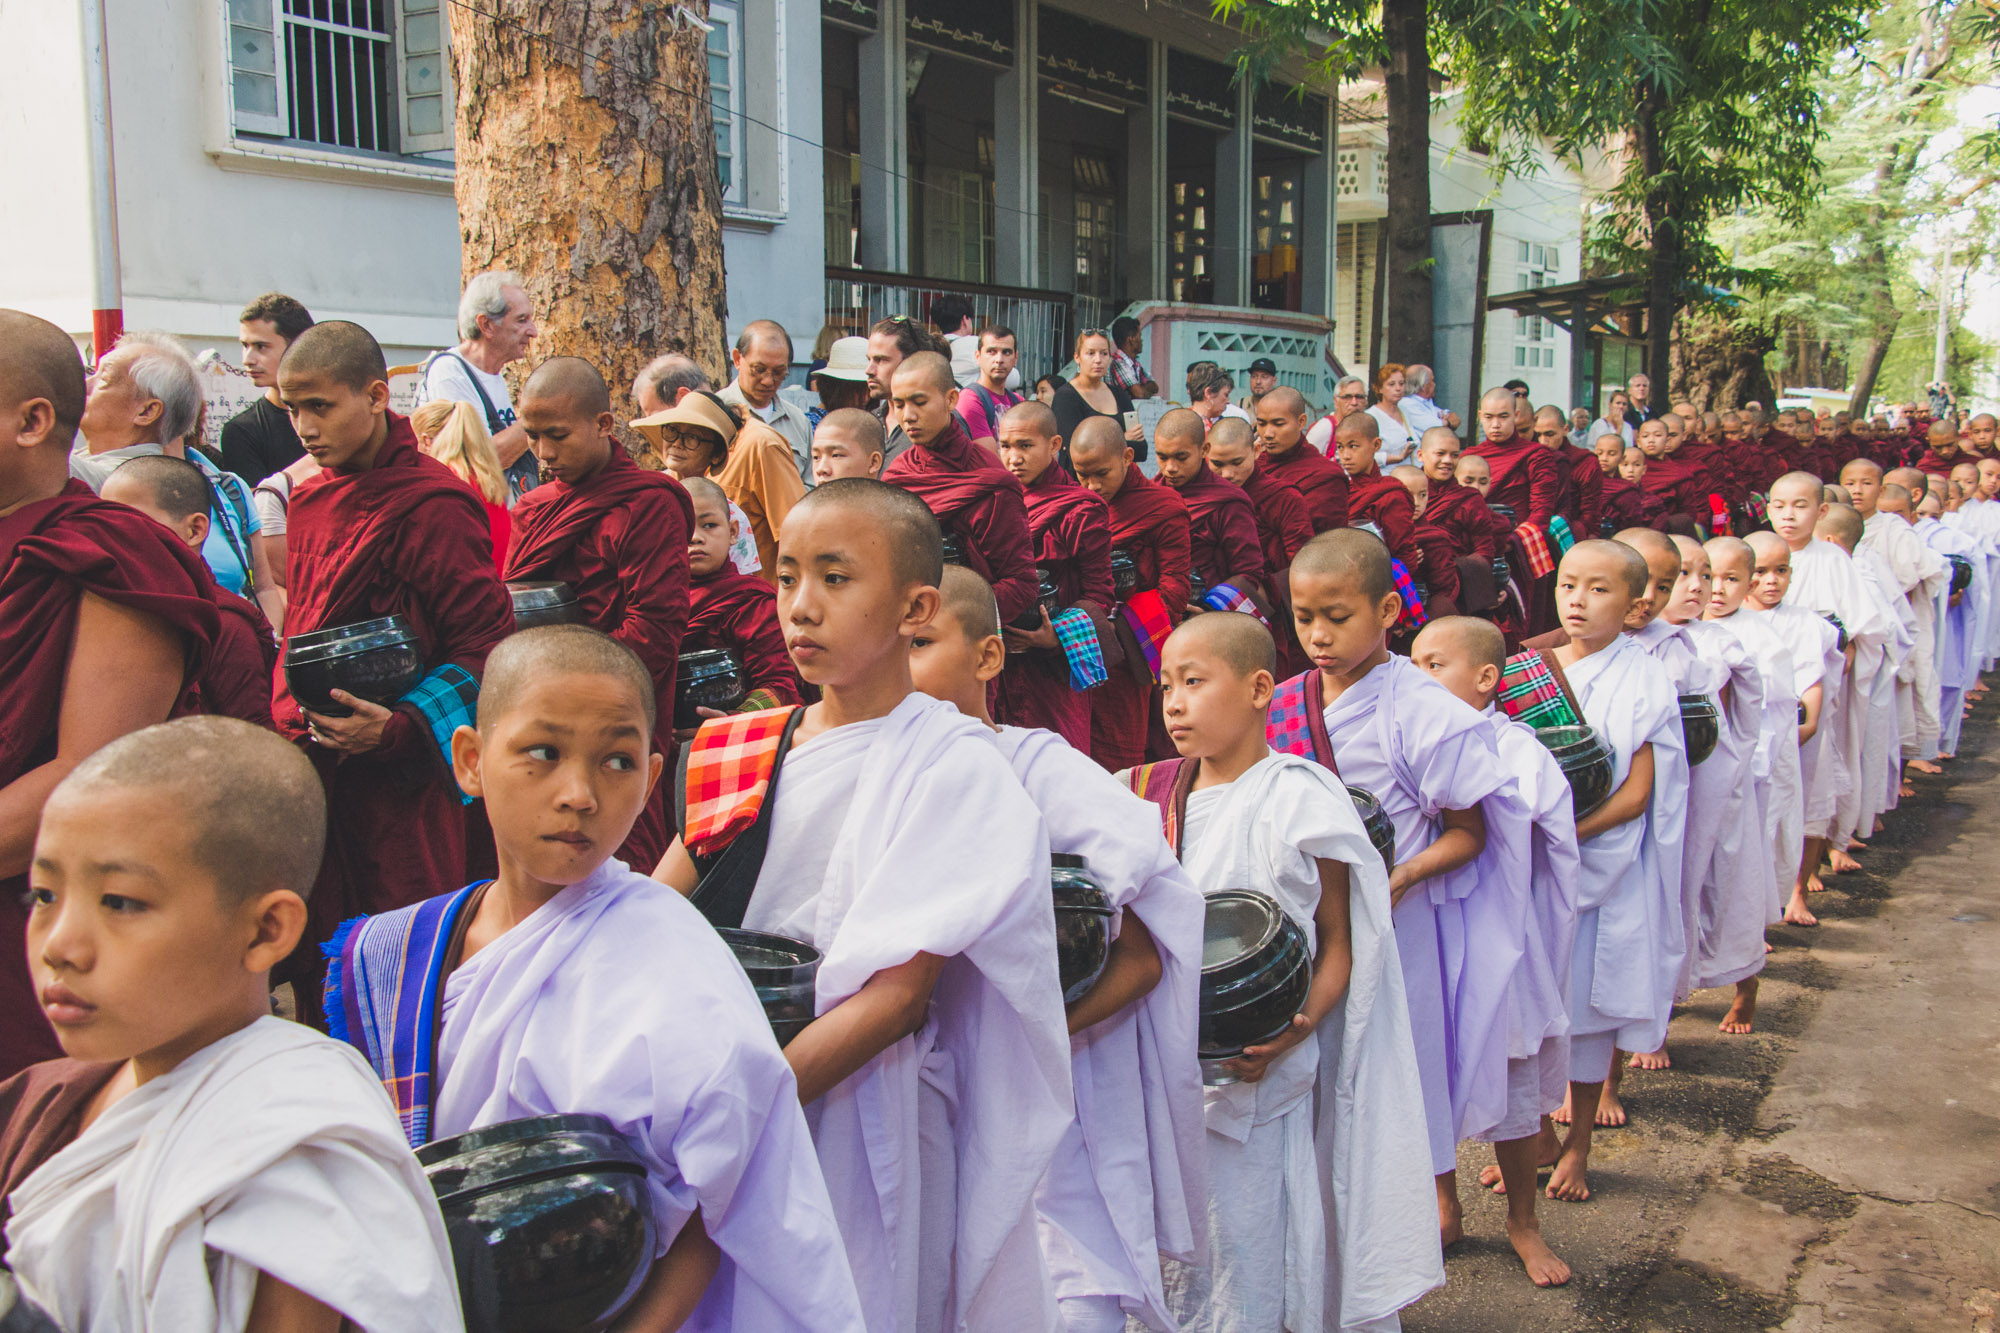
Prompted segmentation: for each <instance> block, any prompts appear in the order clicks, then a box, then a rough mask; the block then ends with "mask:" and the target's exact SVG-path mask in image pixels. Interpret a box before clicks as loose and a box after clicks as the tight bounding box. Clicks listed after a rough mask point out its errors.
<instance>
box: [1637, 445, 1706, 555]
mask: <svg viewBox="0 0 2000 1333" xmlns="http://www.w3.org/2000/svg"><path fill="white" fill-rule="evenodd" d="M1639 485H1640V486H1641V487H1642V488H1643V489H1644V490H1645V492H1646V494H1648V495H1650V496H1653V497H1654V498H1656V499H1657V500H1659V502H1660V505H1661V509H1662V513H1663V517H1662V519H1661V522H1660V524H1659V527H1660V530H1661V531H1662V532H1677V533H1679V534H1680V535H1682V536H1685V537H1692V536H1693V535H1694V530H1693V529H1692V528H1691V527H1690V526H1689V525H1690V524H1693V523H1706V522H1707V521H1708V489H1707V487H1705V486H1703V485H1702V482H1701V478H1700V477H1699V476H1698V475H1697V474H1696V472H1695V470H1694V469H1693V468H1691V467H1689V466H1688V465H1687V464H1686V463H1684V462H1682V461H1681V458H1680V455H1679V454H1677V453H1676V454H1668V455H1666V456H1665V457H1663V458H1648V459H1647V460H1646V475H1645V476H1643V477H1641V478H1640V479H1639Z"/></svg>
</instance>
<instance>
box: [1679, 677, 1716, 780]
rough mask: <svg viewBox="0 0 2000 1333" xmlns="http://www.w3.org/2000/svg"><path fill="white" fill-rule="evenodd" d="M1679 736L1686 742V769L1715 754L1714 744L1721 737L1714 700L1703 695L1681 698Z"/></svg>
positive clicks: (1686, 695) (1687, 695)
mask: <svg viewBox="0 0 2000 1333" xmlns="http://www.w3.org/2000/svg"><path fill="white" fill-rule="evenodd" d="M1681 736H1682V737H1683V738H1684V739H1685V740H1686V742H1687V752H1688V767H1690V768H1692V767H1694V766H1695V765H1696V764H1698V763H1700V762H1701V761H1702V760H1704V759H1706V758H1708V757H1709V756H1710V755H1712V754H1714V753H1715V743H1716V741H1717V740H1719V739H1721V736H1722V720H1721V718H1720V717H1719V716H1718V715H1717V713H1716V711H1715V700H1713V699H1711V698H1709V697H1708V696H1707V695H1705V694H1683V695H1682V696H1681Z"/></svg>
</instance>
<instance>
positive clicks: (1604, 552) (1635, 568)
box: [1562, 528, 1680, 597]
mask: <svg viewBox="0 0 2000 1333" xmlns="http://www.w3.org/2000/svg"><path fill="white" fill-rule="evenodd" d="M1627 531H1636V532H1644V533H1647V534H1648V535H1650V536H1652V537H1655V538H1658V540H1659V542H1660V545H1661V546H1662V547H1664V548H1665V549H1666V551H1667V554H1669V555H1671V556H1673V557H1674V559H1676V560H1678V559H1679V558H1680V553H1679V552H1677V551H1675V550H1674V544H1673V543H1672V542H1670V541H1668V540H1667V539H1666V538H1665V537H1662V536H1660V534H1659V533H1657V532H1654V531H1653V530H1652V529H1651V528H1636V529H1627ZM1582 556H1595V557H1597V558H1599V559H1603V560H1608V561H1610V562H1611V563H1612V564H1614V565H1616V566H1617V567H1618V572H1619V573H1621V574H1623V575H1624V576H1625V590H1626V591H1627V592H1629V593H1631V594H1632V595H1633V596H1634V597H1644V596H1645V595H1646V585H1647V584H1648V583H1650V582H1651V581H1652V573H1651V571H1650V570H1648V569H1647V568H1646V557H1645V556H1643V555H1640V554H1639V552H1638V550H1637V549H1636V548H1634V547H1633V546H1632V545H1631V544H1629V543H1628V542H1626V541H1625V540H1624V538H1623V536H1622V535H1621V536H1620V538H1619V540H1617V541H1610V542H1607V541H1603V540H1601V539H1598V538H1593V539H1591V540H1590V541H1587V542H1578V543H1577V544H1576V545H1574V546H1572V547H1570V548H1569V550H1568V551H1566V552H1564V553H1563V559H1562V562H1563V564H1565V565H1567V564H1568V563H1569V562H1570V560H1571V559H1572V558H1575V557H1582Z"/></svg>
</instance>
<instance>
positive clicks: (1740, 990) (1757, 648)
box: [1697, 534, 1831, 1035]
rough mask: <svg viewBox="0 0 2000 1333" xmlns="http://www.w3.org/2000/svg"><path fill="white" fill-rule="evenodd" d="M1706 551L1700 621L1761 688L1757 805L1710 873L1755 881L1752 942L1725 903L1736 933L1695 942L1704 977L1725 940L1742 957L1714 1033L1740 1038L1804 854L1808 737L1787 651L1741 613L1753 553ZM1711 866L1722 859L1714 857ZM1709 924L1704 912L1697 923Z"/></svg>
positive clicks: (1732, 543) (1769, 627) (1743, 908)
mask: <svg viewBox="0 0 2000 1333" xmlns="http://www.w3.org/2000/svg"><path fill="white" fill-rule="evenodd" d="M1767 535H1768V534H1767ZM1774 540H1775V539H1774ZM1777 545H1779V546H1783V545H1784V543H1782V542H1778V543H1777ZM1707 550H1708V559H1709V568H1710V570H1711V571H1712V575H1713V577H1712V579H1711V583H1710V591H1709V599H1708V609H1707V611H1706V613H1705V617H1704V621H1705V623H1706V624H1708V625H1710V626H1712V627H1713V628H1715V629H1716V630H1717V631H1719V632H1721V633H1725V634H1730V635H1733V636H1735V638H1736V641H1737V642H1738V643H1739V644H1741V645H1742V647H1743V649H1744V651H1745V652H1746V653H1748V654H1749V655H1750V657H1751V659H1752V660H1753V661H1754V662H1755V663H1756V664H1757V670H1758V677H1759V681H1760V683H1761V685H1762V687H1763V703H1764V711H1763V719H1762V724H1761V727H1760V730H1759V734H1758V737H1757V745H1756V749H1755V752H1754V754H1753V757H1752V760H1751V769H1750V779H1751V781H1752V782H1753V783H1754V785H1755V790H1756V793H1757V799H1756V804H1755V808H1754V809H1750V808H1747V807H1746V809H1745V811H1744V818H1745V821H1746V823H1747V824H1748V825H1749V827H1748V829H1747V830H1746V838H1748V839H1749V841H1746V842H1745V844H1744V846H1743V848H1742V854H1741V857H1740V859H1739V860H1738V861H1737V862H1734V863H1727V862H1725V863H1724V864H1723V865H1721V866H1719V867H1716V870H1717V871H1720V872H1721V874H1720V875H1717V876H1713V877H1715V878H1718V879H1719V882H1720V884H1721V885H1726V884H1727V882H1728V880H1727V874H1728V873H1732V869H1733V867H1740V869H1736V870H1733V873H1740V874H1741V875H1742V876H1743V877H1744V880H1745V884H1746V888H1745V893H1746V894H1747V893H1748V888H1747V885H1748V883H1749V881H1750V880H1752V879H1753V878H1760V879H1761V880H1762V881H1763V887H1764V891H1765V892H1764V898H1763V901H1762V903H1761V904H1758V905H1757V910H1756V912H1755V915H1756V917H1757V918H1758V925H1757V926H1756V928H1755V930H1754V934H1753V933H1752V931H1751V929H1750V927H1749V924H1748V923H1749V918H1750V915H1751V913H1750V911H1749V906H1750V903H1749V901H1748V899H1747V898H1746V899H1744V900H1742V901H1739V900H1737V899H1734V898H1732V899H1729V900H1728V902H1729V903H1731V904H1734V905H1735V906H1736V907H1737V909H1738V911H1737V912H1736V913H1735V914H1733V915H1732V916H1731V917H1730V918H1729V919H1730V920H1732V921H1734V922H1735V923H1736V925H1737V926H1738V927H1739V928H1740V930H1739V931H1738V932H1737V933H1729V934H1725V933H1724V932H1722V931H1720V930H1719V929H1718V931H1717V933H1716V934H1715V936H1714V937H1713V938H1714V941H1715V942H1714V943H1712V942H1711V936H1710V935H1709V934H1707V933H1704V935H1703V936H1702V937H1701V939H1700V940H1698V941H1697V947H1698V950H1699V951H1700V952H1701V954H1702V960H1701V962H1700V963H1699V964H1698V965H1697V970H1698V971H1700V970H1703V969H1708V971H1707V972H1706V973H1705V975H1714V974H1715V973H1716V972H1718V971H1719V969H1717V968H1716V967H1715V964H1716V963H1717V962H1718V960H1719V959H1720V958H1721V957H1722V955H1723V952H1724V951H1723V950H1722V949H1721V948H1720V947H1719V945H1720V942H1721V941H1722V940H1724V939H1727V940H1728V941H1730V942H1731V943H1732V944H1734V945H1736V946H1738V947H1739V948H1740V949H1742V950H1748V951H1749V952H1737V953H1735V955H1734V957H1735V959H1736V962H1737V964H1738V965H1739V966H1742V967H1743V968H1745V971H1744V972H1743V973H1742V974H1741V975H1740V976H1738V977H1736V978H1735V979H1734V982H1733V984H1734V985H1735V987H1736V998H1735V999H1734V1000H1733V1001H1731V1003H1730V1006H1729V1011H1728V1012H1727V1013H1726V1014H1724V1015H1723V1017H1722V1022H1721V1024H1720V1025H1719V1026H1720V1029H1721V1031H1723V1032H1726V1033H1730V1034H1733V1035H1741V1034H1744V1033H1747V1032H1749V1031H1751V1028H1752V1025H1753V1023H1754V1021H1755V1019H1756V1014H1757V976H1758V973H1760V972H1761V971H1762V970H1763V966H1764V954H1765V948H1764V931H1765V929H1766V928H1767V927H1768V926H1770V925H1771V924H1772V923H1773V922H1775V921H1777V920H1778V919H1779V918H1780V917H1781V916H1782V915H1783V913H1784V910H1785V894H1786V890H1788V889H1789V888H1790V886H1791V881H1792V877H1793V876H1794V875H1795V874H1797V872H1798V865H1799V857H1800V855H1801V854H1802V853H1803V851H1804V842H1805V784H1804V781H1803V776H1802V773H1801V770H1800V767H1799V748H1800V745H1801V742H1802V739H1810V738H1811V735H1812V732H1811V730H1810V729H1809V728H1808V726H1807V723H1806V721H1805V718H1804V715H1805V713H1806V706H1805V701H1804V700H1802V699H1800V697H1799V688H1798V676H1797V674H1796V670H1795V667H1794V662H1793V656H1792V650H1791V647H1790V646H1789V645H1788V644H1787V643H1786V642H1785V640H1784V638H1783V636H1782V635H1781V634H1780V633H1779V632H1778V629H1777V627H1776V625H1775V624H1774V623H1773V622H1772V620H1771V619H1770V618H1769V617H1761V616H1759V615H1757V614H1756V613H1755V612H1754V611H1749V610H1746V609H1745V608H1744V604H1745V602H1746V600H1747V599H1748V597H1749V595H1750V590H1751V585H1752V584H1753V583H1754V582H1755V580H1756V573H1757V556H1756V552H1754V551H1753V550H1752V549H1751V548H1750V546H1749V545H1748V544H1747V543H1745V542H1743V541H1740V540H1739V539H1737V538H1735V537H1712V538H1710V539H1709V541H1708V545H1707ZM1830 628H1831V627H1829V629H1830ZM1819 666H1820V663H1819V662H1818V661H1817V660H1815V661H1814V663H1813V669H1814V674H1813V677H1812V680H1811V690H1812V692H1813V697H1812V712H1813V714H1814V716H1813V718H1812V720H1813V721H1814V722H1816V721H1817V711H1818V707H1819V678H1818V674H1817V672H1818V670H1819ZM1727 836H1728V835H1727V834H1725V837H1727ZM1757 846H1762V847H1763V848H1764V849H1765V851H1766V853H1767V856H1766V859H1765V862H1764V870H1763V873H1762V874H1761V875H1760V874H1757V873H1756V872H1755V871H1754V869H1753V868H1752V866H1751V862H1752V861H1753V860H1754V859H1755V851H1754V850H1753V849H1754V848H1755V847H1757ZM1717 858H1718V860H1721V858H1722V853H1721V851H1720V850H1718V852H1717ZM1709 919H1710V918H1709V917H1708V916H1707V908H1706V905H1705V906H1704V920H1705V921H1707V920H1709ZM1716 920H1717V922H1718V926H1719V925H1720V920H1721V919H1720V918H1719V917H1718V918H1716ZM1716 984H1718V985H1719V984H1722V983H1721V982H1717V983H1716Z"/></svg>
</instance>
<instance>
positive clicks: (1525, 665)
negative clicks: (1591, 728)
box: [1496, 650, 1583, 727]
mask: <svg viewBox="0 0 2000 1333" xmlns="http://www.w3.org/2000/svg"><path fill="white" fill-rule="evenodd" d="M1496 702H1497V703H1499V705H1500V711H1501V712H1503V713H1505V714H1506V715H1507V716H1508V717H1511V718H1513V719H1514V720H1515V721H1517V722H1524V723H1526V724H1527V725H1529V726H1531V727H1573V726H1576V725H1578V724H1579V723H1580V722H1582V720H1583V719H1582V718H1581V717H1579V716H1578V715H1577V710H1576V708H1575V707H1574V706H1573V704H1572V702H1571V699H1570V695H1569V691H1568V690H1566V689H1564V688H1563V681H1562V680H1561V678H1560V677H1558V676H1557V675H1556V673H1555V670H1554V668H1552V667H1551V666H1550V665H1549V660H1548V658H1547V657H1545V656H1544V655H1543V654H1541V653H1538V652H1535V651H1533V650H1530V651H1528V652H1522V653H1515V654H1514V655H1513V656H1512V657H1510V658H1508V659H1507V665H1506V667H1505V668H1504V669H1502V671H1501V672H1500V693H1499V694H1498V696H1496Z"/></svg>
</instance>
